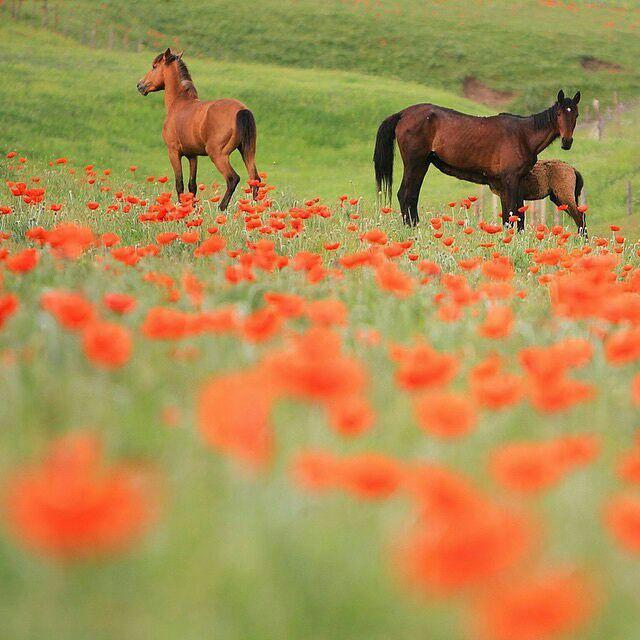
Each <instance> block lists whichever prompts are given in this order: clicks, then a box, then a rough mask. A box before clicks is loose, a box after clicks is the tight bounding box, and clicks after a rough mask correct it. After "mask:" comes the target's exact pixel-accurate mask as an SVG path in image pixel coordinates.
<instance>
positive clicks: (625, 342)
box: [604, 327, 640, 365]
mask: <svg viewBox="0 0 640 640" xmlns="http://www.w3.org/2000/svg"><path fill="white" fill-rule="evenodd" d="M604 355H605V357H606V359H607V361H608V362H610V363H611V364H613V365H624V364H628V363H630V362H634V361H635V360H638V358H640V327H632V328H629V329H621V330H620V331H618V332H616V333H614V334H612V335H611V336H609V338H607V340H606V341H605V343H604Z"/></svg>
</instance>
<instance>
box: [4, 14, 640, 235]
mask: <svg viewBox="0 0 640 640" xmlns="http://www.w3.org/2000/svg"><path fill="white" fill-rule="evenodd" d="M0 35H1V36H2V38H3V40H4V42H5V43H6V45H7V46H5V47H4V48H3V49H2V51H0V64H2V65H3V68H4V70H5V72H6V78H7V82H6V83H5V88H4V94H3V100H2V101H0V118H1V119H2V122H3V135H2V140H1V141H0V145H1V147H2V148H4V149H5V150H7V151H8V150H10V149H14V148H15V149H18V150H20V152H21V153H24V154H27V155H29V156H33V157H36V158H38V159H39V160H41V161H44V160H48V159H53V158H55V157H58V156H68V157H69V158H70V159H71V160H73V161H74V162H76V163H78V164H84V163H95V164H97V165H99V166H101V167H105V166H112V165H113V166H114V167H119V168H121V167H126V166H128V165H129V164H135V165H137V166H139V168H140V169H139V173H140V174H142V175H147V174H151V175H159V174H166V173H170V167H169V163H168V160H167V159H166V150H165V147H164V143H163V142H162V139H161V136H160V129H161V124H162V121H163V118H164V104H163V102H162V97H161V95H160V94H156V95H150V96H148V97H147V98H142V97H141V96H140V95H138V94H137V92H136V91H135V82H136V81H137V79H138V78H139V77H140V76H141V75H142V74H143V73H144V72H145V71H146V70H147V68H148V67H149V65H150V61H151V56H152V54H151V53H150V52H142V53H139V54H133V53H129V52H111V51H93V50H90V49H88V48H86V47H82V46H79V45H77V44H76V43H75V42H73V41H72V40H69V39H65V38H63V37H61V36H58V35H54V34H51V33H50V32H47V31H43V30H38V29H36V30H34V29H32V28H29V27H27V26H26V25H24V24H19V23H11V22H5V23H4V24H3V25H2V26H0ZM188 62H189V65H190V69H191V71H192V75H193V77H194V80H195V82H196V85H197V86H198V88H199V91H200V94H201V96H202V97H204V98H208V97H210V98H213V97H222V96H233V97H237V98H239V99H241V100H243V101H245V102H246V103H247V104H248V105H249V106H250V107H251V108H252V110H253V111H254V112H255V114H256V119H257V121H258V129H259V145H258V146H259V152H258V161H259V168H260V169H262V170H264V171H267V172H268V174H269V176H270V179H271V180H272V182H273V183H274V184H276V185H277V186H278V187H279V188H280V189H281V190H282V191H283V192H284V193H285V194H287V195H288V196H289V197H292V196H295V197H297V198H299V199H304V198H309V197H313V196H315V195H320V196H322V197H324V198H326V199H334V198H337V196H338V195H340V194H342V193H347V194H349V195H351V196H356V197H357V196H364V197H365V199H367V200H368V201H369V202H371V201H373V200H374V198H375V187H374V185H373V175H372V174H373V171H372V165H371V155H372V147H373V140H374V137H375V132H376V128H377V125H378V124H379V122H380V121H381V120H382V119H383V118H384V117H385V116H386V115H388V114H390V113H393V112H395V111H397V110H399V109H401V108H403V107H405V106H407V105H409V104H413V103H416V102H422V101H425V100H428V101H432V102H434V103H439V104H443V105H447V106H450V107H454V108H458V109H461V110H464V111H467V112H472V113H479V114H486V113H489V110H488V109H487V108H485V107H479V106H477V105H475V104H473V103H471V102H469V101H466V100H464V99H462V98H459V97H457V96H455V95H454V94H452V93H447V92H445V91H442V90H439V89H434V88H430V89H425V88H424V87H422V86H420V85H417V84H411V83H406V82H400V81H394V80H389V79H385V78H374V77H370V76H363V75H359V74H356V73H347V72H337V71H324V70H300V69H283V68H281V67H274V66H268V65H262V64H239V63H227V62H212V61H208V60H203V59H199V58H196V59H193V60H188ZM638 119H639V117H638V114H637V112H636V111H630V112H625V115H624V118H623V124H622V127H621V128H618V127H616V126H614V125H609V126H608V127H607V128H606V130H605V132H606V136H605V139H604V140H603V141H596V140H593V139H590V136H591V134H590V133H589V132H588V131H587V129H581V130H579V131H578V133H577V135H576V144H575V145H574V149H573V150H572V152H571V153H570V154H569V153H564V152H561V151H560V150H559V147H558V146H557V145H554V146H553V147H552V148H551V149H549V150H548V151H547V152H546V154H545V157H554V156H557V157H561V158H562V159H564V160H567V161H569V162H572V163H573V164H575V166H577V167H578V168H579V169H580V170H581V171H582V173H583V175H584V178H585V183H586V189H587V193H588V197H589V204H590V207H591V210H590V216H591V218H592V221H593V225H595V227H594V228H604V226H605V225H606V224H608V223H609V222H611V221H619V220H620V219H621V218H622V217H623V216H624V211H625V196H626V184H627V180H629V179H633V178H634V168H633V167H634V161H633V159H634V158H635V157H637V156H638V153H640V141H639V140H638V137H637V136H636V135H635V133H636V131H637V123H638ZM236 160H237V158H236ZM396 163H397V164H398V165H401V161H400V159H399V158H397V159H396ZM239 172H240V173H241V175H243V176H244V175H245V173H244V172H245V170H244V167H241V168H239ZM199 180H200V181H201V182H205V183H211V182H213V181H214V180H215V181H219V180H220V176H219V175H218V174H217V172H216V171H215V169H214V168H213V167H212V166H211V164H210V163H209V161H208V160H207V159H201V160H200V169H199ZM475 193H477V187H476V186H475V185H470V184H468V183H464V182H459V181H456V180H453V179H452V178H448V177H446V176H443V175H442V174H440V173H439V172H438V171H436V170H435V169H432V170H431V171H430V172H429V174H428V176H427V180H426V183H425V187H424V188H423V192H422V208H423V210H425V209H426V210H429V209H438V208H440V207H442V205H443V203H445V202H447V201H449V200H450V199H456V198H460V197H464V196H466V195H469V194H475ZM486 202H487V203H489V202H490V201H489V198H487V199H486ZM486 213H487V215H490V205H489V204H487V212H486ZM632 224H635V222H633V223H632Z"/></svg>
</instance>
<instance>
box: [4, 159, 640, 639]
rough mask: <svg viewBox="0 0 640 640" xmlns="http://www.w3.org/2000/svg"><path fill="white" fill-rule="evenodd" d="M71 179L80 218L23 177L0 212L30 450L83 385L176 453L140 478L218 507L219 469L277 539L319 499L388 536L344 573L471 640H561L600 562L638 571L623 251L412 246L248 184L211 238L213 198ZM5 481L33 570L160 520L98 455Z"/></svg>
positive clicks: (68, 451)
mask: <svg viewBox="0 0 640 640" xmlns="http://www.w3.org/2000/svg"><path fill="white" fill-rule="evenodd" d="M55 167H57V168H54V170H55V171H58V172H62V171H67V170H68V165H67V164H66V163H65V164H56V165H55ZM100 175H102V178H100V177H99V176H100ZM56 176H57V178H56V179H62V177H63V176H62V175H59V174H56ZM134 178H135V176H133V177H132V178H131V179H134ZM76 179H78V180H79V181H80V182H81V188H82V189H83V190H84V191H83V192H82V193H83V195H82V197H81V198H77V202H79V203H81V204H80V205H76V204H74V202H73V201H71V202H67V200H66V197H67V196H66V193H67V192H66V191H64V192H60V193H57V192H54V195H55V198H54V199H53V201H52V198H53V195H52V190H51V188H50V187H48V186H47V185H46V184H44V181H43V182H42V184H43V187H44V191H43V192H42V193H39V192H38V193H31V194H29V193H27V190H28V188H27V186H26V183H25V186H24V187H22V186H18V185H19V184H21V183H22V182H23V181H19V182H18V181H16V182H15V183H14V184H13V187H10V189H9V190H8V192H7V193H6V195H5V196H3V195H0V207H4V209H7V211H6V212H5V213H6V216H5V217H3V220H6V221H10V222H12V223H13V222H14V221H15V222H16V223H17V222H18V221H20V224H22V222H23V218H24V215H23V214H24V211H25V208H26V207H28V208H29V209H28V211H30V212H33V211H36V210H37V211H39V212H40V214H39V216H38V225H37V226H31V227H30V228H26V230H24V229H23V228H22V227H20V226H18V225H17V224H14V225H13V226H9V227H7V230H6V231H2V232H0V339H2V340H4V343H3V344H2V345H0V363H1V364H2V367H1V371H0V372H1V373H2V376H0V378H2V381H3V384H6V385H7V389H9V391H10V392H8V393H7V397H8V398H11V402H13V397H14V396H13V395H12V393H14V394H15V397H16V398H17V402H18V403H23V404H24V403H25V399H24V398H25V397H27V395H28V397H29V398H30V402H31V401H32V402H33V403H34V408H35V409H37V410H35V411H34V412H33V415H34V416H35V417H36V419H37V420H44V422H45V423H44V424H42V425H40V424H37V425H35V426H34V427H33V428H34V429H36V430H37V431H36V433H38V434H41V433H42V434H48V433H49V432H50V430H51V429H52V428H56V429H57V428H58V423H59V422H60V423H63V424H62V425H61V426H62V427H65V426H67V427H68V426H72V425H67V424H66V420H68V419H69V418H68V416H72V415H75V412H76V411H78V407H77V403H78V401H79V399H78V397H77V396H76V395H74V394H76V389H77V390H78V393H81V394H84V393H87V391H86V390H87V389H91V392H92V393H94V394H95V398H94V397H91V399H90V400H89V399H88V398H87V399H85V398H84V396H83V397H82V398H81V400H82V401H83V402H84V401H86V402H89V401H90V402H92V403H94V404H92V405H87V406H88V407H89V406H91V409H92V411H93V410H95V413H96V414H98V415H103V410H104V412H109V414H110V415H116V416H118V417H119V415H120V413H119V412H120V411H122V412H123V414H124V415H123V424H124V423H126V424H127V426H126V427H122V426H120V425H119V424H118V421H117V420H115V421H114V420H108V421H106V422H109V423H110V424H113V423H114V422H115V424H114V426H112V427H111V428H112V429H113V430H114V435H116V434H118V433H119V432H118V429H122V428H126V429H128V430H129V431H128V438H129V437H130V438H131V440H130V441H129V440H127V442H128V443H129V442H131V446H132V448H134V450H135V448H136V447H142V448H144V449H145V450H146V448H147V447H149V448H150V449H153V447H156V446H159V445H160V444H162V445H167V446H170V447H171V449H172V451H174V452H175V453H176V456H175V457H171V456H169V455H165V453H164V452H165V451H167V450H164V449H163V450H162V451H163V453H162V454H159V455H158V458H159V464H163V465H164V471H166V472H169V473H170V475H171V478H172V481H174V480H175V482H176V483H177V485H178V486H179V488H180V490H185V491H189V490H190V489H189V488H187V487H185V486H184V485H183V482H185V477H187V476H189V473H188V470H189V469H191V470H193V467H192V466H190V465H192V463H193V459H192V458H194V457H197V455H199V456H201V458H199V459H198V463H197V464H198V465H200V464H202V465H203V466H202V467H201V468H202V469H203V470H204V472H203V476H206V477H207V478H209V477H211V478H212V479H213V478H215V482H216V483H220V482H221V481H223V482H224V481H231V480H230V478H228V477H227V476H229V475H230V474H232V473H234V471H232V470H231V469H230V468H228V467H227V466H226V465H219V460H220V459H221V458H224V459H230V460H232V461H233V462H234V463H239V465H240V466H242V467H244V468H249V469H250V470H251V471H252V473H251V474H250V480H249V481H250V482H253V483H255V485H252V486H251V487H250V489H249V491H251V492H252V491H253V487H255V492H256V495H264V494H265V493H263V489H265V487H266V488H267V489H268V488H269V487H271V486H275V484H272V483H276V482H278V483H279V484H278V491H280V492H281V493H282V494H283V498H282V500H283V502H282V505H280V504H279V505H277V506H278V508H280V507H281V506H283V508H284V511H286V517H288V518H300V517H302V516H301V515H300V514H301V513H303V512H304V514H305V517H306V516H307V515H309V517H313V516H314V514H315V515H317V514H318V513H320V512H321V509H323V508H324V506H321V505H320V503H322V502H323V501H325V500H326V501H327V502H326V504H327V505H328V507H327V508H330V509H333V508H337V509H339V510H341V511H340V513H341V514H343V515H344V517H345V518H353V517H359V516H360V515H364V517H366V518H367V521H371V522H375V520H374V519H373V518H374V517H378V516H377V515H375V514H378V515H379V516H380V517H384V518H387V517H388V514H393V516H392V518H393V520H389V522H390V524H389V526H388V527H387V526H386V525H385V527H384V532H383V535H384V536H385V539H384V541H383V543H382V544H381V545H379V547H380V548H375V546H372V547H371V548H367V556H366V562H372V563H376V564H377V565H379V567H380V568H381V570H385V571H388V573H389V574H391V575H393V576H395V578H397V579H395V580H394V578H393V577H391V575H390V576H389V579H390V584H392V585H393V588H394V589H396V588H399V589H408V590H412V591H417V592H419V594H420V596H421V598H422V600H421V601H422V602H425V603H426V604H427V605H431V604H433V603H437V605H436V606H439V603H440V602H441V601H442V600H443V599H444V600H447V603H448V605H450V606H448V609H450V610H451V612H452V615H457V616H458V617H459V622H460V627H461V628H465V629H466V631H465V633H468V635H469V638H470V639H471V640H556V639H558V640H559V639H560V638H563V637H564V636H566V634H571V633H582V632H583V630H584V629H586V627H585V625H588V623H589V622H592V623H593V624H595V625H597V624H598V623H597V620H598V615H599V613H600V611H601V610H602V606H604V607H605V608H604V611H605V616H606V615H608V614H607V611H608V610H607V609H606V604H605V605H603V602H604V603H606V598H604V597H602V596H603V594H602V593H601V585H602V584H608V583H609V582H615V581H616V576H615V575H613V574H611V575H609V573H608V572H609V567H608V565H607V563H608V562H609V561H610V560H611V558H612V557H616V556H620V557H623V558H626V559H627V561H628V562H629V563H631V562H634V561H637V558H638V557H640V556H639V553H640V504H639V502H638V495H639V493H638V491H639V485H640V447H639V446H638V443H637V438H635V437H634V435H633V429H635V427H636V426H637V421H636V420H635V418H634V417H633V416H634V415H635V414H634V411H635V410H636V408H637V406H639V405H640V373H638V364H639V363H640V350H639V347H638V345H639V344H640V338H639V334H638V327H640V267H639V263H638V255H637V253H636V249H635V247H633V245H632V244H631V242H626V243H625V242H619V241H618V240H617V239H616V238H615V237H614V238H613V239H612V240H609V239H607V238H596V239H594V240H593V241H592V242H591V244H585V243H584V241H583V240H582V239H575V238H571V236H570V234H569V233H568V232H566V231H565V230H564V229H562V228H561V227H553V228H547V227H546V226H544V225H539V226H538V227H537V228H535V229H534V230H532V231H527V232H525V233H524V234H518V235H516V234H513V233H511V232H510V231H505V230H504V229H503V228H502V226H501V225H499V224H492V223H488V222H486V221H483V220H474V219H473V218H471V217H469V216H470V215H471V214H470V213H469V212H470V211H471V209H469V208H467V207H466V205H465V206H464V207H463V209H464V210H462V209H461V210H460V211H459V212H457V213H456V211H455V210H454V209H455V207H454V208H452V210H451V211H450V212H449V214H446V215H445V214H442V215H434V216H433V217H432V218H431V220H430V221H429V223H427V224H426V225H424V226H423V227H421V228H419V229H415V230H411V232H410V234H411V237H410V238H407V233H408V232H407V230H405V229H400V228H398V227H396V226H395V224H394V222H393V220H394V219H392V218H391V217H387V218H386V219H383V218H381V217H380V216H379V215H378V213H377V211H375V210H371V211H367V209H366V208H365V206H364V203H363V201H362V200H360V199H357V198H349V197H348V196H345V197H344V198H343V199H342V198H341V199H340V202H341V205H342V206H341V207H340V209H339V210H338V209H337V207H336V208H334V209H332V208H331V207H328V206H326V205H324V204H322V203H321V202H320V201H319V199H318V198H313V199H310V200H308V201H306V202H304V203H303V204H300V205H299V206H298V205H296V206H291V207H289V208H286V207H282V209H281V210H280V209H278V208H276V207H278V206H280V205H279V204H278V205H276V204H275V203H274V201H272V200H271V195H272V191H273V189H272V188H271V187H270V186H269V185H267V184H266V181H260V182H259V183H258V184H257V185H254V186H257V187H258V191H259V193H258V199H257V200H256V201H253V200H249V199H244V198H243V199H241V200H240V201H239V202H238V203H237V207H236V208H235V211H234V210H233V209H232V210H231V211H230V213H229V215H225V216H222V215H218V212H217V211H216V210H215V203H216V202H217V199H219V195H218V194H217V192H216V190H215V189H216V188H215V187H213V188H210V187H208V186H207V185H201V187H199V189H198V198H194V197H192V196H191V195H183V197H182V198H181V199H180V200H179V201H178V202H173V200H172V196H171V194H169V193H162V192H160V193H158V192H157V190H158V189H159V188H164V187H158V186H157V185H158V184H161V185H162V184H164V182H162V181H154V180H153V179H151V180H147V181H145V186H144V190H143V189H141V188H140V186H139V185H137V186H136V185H133V186H132V185H127V188H126V189H122V190H119V189H117V188H116V186H115V185H113V184H112V183H111V179H112V178H110V177H109V174H106V173H105V174H99V173H97V172H96V170H95V168H94V167H87V168H86V169H85V171H84V175H82V174H81V177H80V178H76ZM98 187H99V189H98ZM103 188H104V190H103ZM70 190H71V189H70ZM87 190H89V193H86V191H87ZM14 192H15V193H14ZM24 196H26V200H25V197H24ZM4 197H6V198H7V199H8V203H10V204H7V206H6V207H5V206H4V205H3V204H2V202H3V198H4ZM34 199H35V200H34ZM27 200H28V202H27ZM88 204H91V205H92V206H90V207H89V206H87V205H88ZM94 204H96V205H98V206H93V205H94ZM38 207H44V209H42V211H40V209H38ZM350 207H351V208H350ZM354 207H357V210H356V209H354ZM19 216H22V217H20V218H19ZM65 218H67V219H66V220H65ZM71 219H73V221H71ZM383 223H384V224H383ZM25 224H26V223H25ZM25 380H27V381H29V384H28V386H27V383H26V382H25ZM47 383H49V385H50V387H51V388H53V389H57V388H58V387H57V386H56V384H58V385H59V387H60V388H61V389H65V391H64V393H63V392H62V391H61V392H60V394H59V395H55V392H53V393H54V395H49V394H50V393H51V392H49V391H48V388H49V387H46V386H45V385H46V384H47ZM69 389H70V391H69ZM16 391H18V392H19V393H15V392H16ZM67 395H68V396H69V398H67V397H66V396H67ZM87 396H88V393H87ZM81 408H84V405H81ZM5 410H6V413H7V415H9V416H11V415H12V414H13V413H12V412H13V405H12V404H11V403H10V402H9V403H7V404H6V405H5ZM16 414H17V409H16ZM29 415H31V414H29ZM132 415H133V416H134V417H135V420H134V421H133V424H131V423H130V422H126V419H127V417H130V416H132ZM45 416H46V419H45V418H44V417H45ZM51 423H52V424H53V425H54V426H53V427H52V424H51ZM101 426H106V425H102V424H101ZM7 428H9V429H10V428H12V427H11V422H10V421H9V427H7ZM15 428H16V429H17V428H18V426H17V425H16V426H15ZM151 434H152V435H151ZM116 441H117V440H116ZM109 442H111V439H109ZM187 442H189V443H190V444H189V445H188V446H196V447H197V446H198V444H204V449H203V450H202V451H199V452H197V454H195V455H194V452H193V451H191V450H187V449H185V445H186V443H187ZM185 452H187V453H188V455H186V456H185V455H184V454H185ZM187 458H188V459H187ZM176 459H177V460H179V461H180V462H179V463H178V464H175V465H173V464H172V462H171V461H172V460H176ZM183 465H184V467H183ZM204 465H210V466H208V467H204ZM10 466H14V465H10ZM11 471H12V473H11V477H10V479H9V481H8V483H7V486H6V487H5V489H6V490H5V493H4V500H5V501H4V506H5V509H4V521H5V524H6V527H5V528H6V531H7V534H8V536H9V537H10V539H11V540H12V541H13V542H14V543H15V544H16V545H21V546H22V547H24V548H27V549H29V550H32V551H34V552H36V553H38V554H40V555H43V556H45V557H54V558H58V559H64V560H74V559H80V558H87V557H95V556H100V557H103V556H111V555H113V554H118V553H121V552H123V551H126V550H127V549H129V548H130V546H131V545H132V544H133V543H134V542H135V541H136V540H139V539H140V538H141V537H142V536H143V535H144V533H145V532H146V531H147V530H148V528H149V527H150V526H151V525H152V524H153V521H154V519H155V518H156V516H157V506H158V498H159V495H158V494H159V492H158V489H157V487H152V486H151V482H153V480H154V478H153V477H152V476H151V475H150V474H149V472H148V471H147V470H146V469H144V468H143V467H141V466H140V465H133V464H122V463H118V462H111V461H109V460H107V461H105V460H104V459H103V457H102V452H101V441H100V440H99V439H97V438H96V437H94V436H85V435H82V434H81V435H71V436H69V437H64V438H61V439H59V440H55V441H54V442H53V443H52V450H51V452H50V453H49V454H48V455H46V456H45V457H44V458H43V460H42V461H41V462H39V463H33V464H29V465H25V466H24V467H22V468H21V467H20V466H18V467H17V468H15V469H11ZM220 474H223V475H220ZM150 481H151V482H150ZM287 481H288V482H289V486H287ZM231 482H235V481H231ZM616 483H617V485H619V486H617V485H616ZM217 486H218V485H217V484H215V485H210V487H209V489H208V491H214V492H215V491H216V490H217ZM576 487H578V488H579V490H576ZM585 487H587V488H589V489H590V488H591V487H593V488H594V491H593V493H594V496H591V495H589V497H588V498H587V497H585V496H586V494H587V491H586V490H585V491H583V490H582V489H584V488H585ZM294 491H299V492H300V495H291V494H293V492H294ZM289 492H291V494H290V493H289ZM598 492H599V493H598ZM596 494H597V495H596ZM234 495H235V494H234ZM216 497H217V496H215V495H211V496H210V495H209V494H206V495H205V496H203V497H202V500H203V501H204V504H206V500H208V499H209V498H211V499H214V498H216ZM569 501H570V502H569ZM232 502H233V500H230V501H229V509H230V510H231V511H234V510H235V505H234V504H232ZM290 503H295V504H296V505H297V506H296V508H295V509H290V508H289V504H290ZM336 504H338V505H340V506H338V507H336ZM302 505H304V507H302ZM387 505H388V509H389V510H388V511H387V510H386V509H387ZM565 509H566V510H567V513H570V514H574V515H575V518H578V517H579V518H581V519H582V518H585V517H586V518H587V519H589V518H591V519H589V520H588V521H589V531H590V533H589V535H590V536H592V537H599V538H601V544H602V547H603V548H606V549H607V551H606V553H602V554H601V556H602V560H601V561H600V560H599V558H596V559H595V560H594V559H593V558H591V557H589V562H588V564H589V565H590V566H591V570H592V572H593V575H592V574H591V572H589V571H587V570H586V569H585V565H586V564H587V561H586V560H585V556H584V555H582V554H581V553H578V552H577V551H576V549H580V550H581V549H582V547H581V546H580V545H577V546H576V547H575V548H574V547H573V546H571V545H568V544H566V543H565V541H563V540H559V539H558V533H557V531H558V530H557V523H558V519H563V517H564V510H565ZM264 511H265V513H267V514H269V513H270V512H271V511H277V509H275V507H274V505H271V504H268V505H265V510H264ZM354 514H356V516H354ZM381 514H382V515H381ZM585 514H586V515H585ZM229 515H231V516H232V515H233V513H230V514H229ZM341 517H342V516H341ZM369 518H371V520H369ZM229 522H234V519H233V518H232V517H231V518H230V519H229ZM386 522H387V520H385V523H386ZM572 524H573V523H572ZM563 525H564V522H563ZM226 526H227V527H229V528H228V529H226V530H227V531H230V532H231V533H230V534H229V535H233V532H232V530H231V528H230V527H231V525H230V524H227V525H226ZM574 526H575V525H574ZM333 533H335V535H336V536H340V535H341V532H340V531H336V532H333ZM372 533H373V531H368V530H362V531H360V532H358V535H361V537H362V540H363V541H366V540H368V539H369V538H368V536H369V535H370V534H372ZM581 541H583V540H582V538H581ZM172 542H175V543H176V544H177V545H178V546H179V545H180V544H182V542H181V541H180V540H177V541H172ZM320 551H321V550H320ZM607 554H608V555H607ZM300 561H301V562H306V561H307V559H306V558H301V559H300ZM331 561H332V562H333V561H335V558H332V559H331ZM344 561H345V562H347V561H348V559H344ZM599 562H600V564H599ZM603 576H604V578H606V580H600V579H599V578H602V577H603ZM398 585H400V586H399V587H398ZM616 588H619V589H621V590H624V589H625V588H626V587H625V585H624V584H621V585H618V584H617V585H616ZM594 628H597V627H594ZM461 633H462V632H461ZM460 637H464V634H462V635H461V636H460Z"/></svg>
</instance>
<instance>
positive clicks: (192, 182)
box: [189, 156, 198, 197]
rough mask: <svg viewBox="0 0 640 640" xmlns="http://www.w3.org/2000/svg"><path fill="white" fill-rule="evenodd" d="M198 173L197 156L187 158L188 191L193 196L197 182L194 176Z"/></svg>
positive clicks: (196, 189) (196, 188)
mask: <svg viewBox="0 0 640 640" xmlns="http://www.w3.org/2000/svg"><path fill="white" fill-rule="evenodd" d="M197 174H198V156H193V157H190V158H189V192H190V193H192V194H193V196H194V197H195V195H196V193H197V191H198V182H197V180H196V176H197Z"/></svg>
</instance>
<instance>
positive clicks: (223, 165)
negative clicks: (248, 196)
mask: <svg viewBox="0 0 640 640" xmlns="http://www.w3.org/2000/svg"><path fill="white" fill-rule="evenodd" d="M211 162H213V164H215V165H216V169H217V170H218V171H219V172H220V173H221V174H222V176H223V177H224V179H225V180H226V182H227V190H226V191H225V194H224V196H223V197H222V200H221V201H220V211H226V209H227V207H228V206H229V201H230V200H231V196H232V195H233V192H234V191H235V190H236V187H237V186H238V184H239V182H240V176H239V175H238V174H237V173H236V171H235V169H234V168H233V167H232V166H231V162H229V156H228V155H216V156H211Z"/></svg>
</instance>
